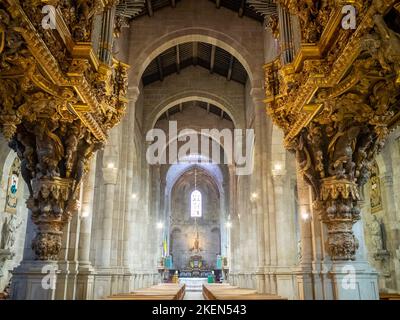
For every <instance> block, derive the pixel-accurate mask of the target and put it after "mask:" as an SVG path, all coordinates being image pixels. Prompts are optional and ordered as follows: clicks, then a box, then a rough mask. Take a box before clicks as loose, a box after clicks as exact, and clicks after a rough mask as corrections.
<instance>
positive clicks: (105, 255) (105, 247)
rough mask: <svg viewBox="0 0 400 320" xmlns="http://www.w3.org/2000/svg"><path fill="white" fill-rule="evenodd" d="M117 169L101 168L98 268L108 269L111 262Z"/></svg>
mask: <svg viewBox="0 0 400 320" xmlns="http://www.w3.org/2000/svg"><path fill="white" fill-rule="evenodd" d="M117 178H118V169H117V168H114V167H111V166H110V167H106V168H103V179H104V185H105V193H104V195H105V197H104V210H103V219H102V229H101V231H102V232H101V245H100V247H99V248H101V250H102V253H101V259H100V266H102V267H105V268H107V267H110V261H111V250H112V247H111V244H112V227H113V213H114V194H115V186H116V184H117Z"/></svg>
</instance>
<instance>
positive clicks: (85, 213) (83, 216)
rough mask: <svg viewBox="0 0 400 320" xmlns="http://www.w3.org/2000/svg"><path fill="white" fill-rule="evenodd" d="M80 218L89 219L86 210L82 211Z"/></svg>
mask: <svg viewBox="0 0 400 320" xmlns="http://www.w3.org/2000/svg"><path fill="white" fill-rule="evenodd" d="M81 216H82V218H87V217H89V210H87V209H85V210H82V213H81Z"/></svg>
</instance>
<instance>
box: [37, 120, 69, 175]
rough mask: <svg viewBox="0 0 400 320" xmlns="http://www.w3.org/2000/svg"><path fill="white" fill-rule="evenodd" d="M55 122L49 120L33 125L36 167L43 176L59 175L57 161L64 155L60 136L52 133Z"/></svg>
mask: <svg viewBox="0 0 400 320" xmlns="http://www.w3.org/2000/svg"><path fill="white" fill-rule="evenodd" d="M56 128H57V124H56V123H55V122H52V121H51V120H48V121H42V122H41V123H40V124H39V125H37V126H35V128H34V134H35V136H36V150H37V157H38V162H39V163H38V165H37V169H38V171H39V172H40V174H41V175H44V176H51V177H55V176H59V172H58V163H59V162H60V160H61V159H62V157H63V156H64V147H63V145H62V143H61V140H60V138H59V137H58V136H57V135H56V134H54V133H53V131H54V130H55V129H56Z"/></svg>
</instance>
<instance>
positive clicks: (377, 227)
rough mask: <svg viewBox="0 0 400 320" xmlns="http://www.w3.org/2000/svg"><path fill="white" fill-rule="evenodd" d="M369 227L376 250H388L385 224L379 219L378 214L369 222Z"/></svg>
mask: <svg viewBox="0 0 400 320" xmlns="http://www.w3.org/2000/svg"><path fill="white" fill-rule="evenodd" d="M369 229H370V231H371V237H372V244H373V246H374V249H375V252H378V253H379V252H382V251H386V244H385V231H384V225H383V223H382V222H381V221H379V220H378V218H377V216H375V215H374V216H373V218H372V222H371V223H370V224H369Z"/></svg>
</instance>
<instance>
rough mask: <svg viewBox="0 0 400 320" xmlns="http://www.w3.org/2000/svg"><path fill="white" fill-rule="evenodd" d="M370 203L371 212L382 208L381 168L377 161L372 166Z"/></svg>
mask: <svg viewBox="0 0 400 320" xmlns="http://www.w3.org/2000/svg"><path fill="white" fill-rule="evenodd" d="M370 204H371V213H376V212H378V211H380V210H382V194H381V179H380V178H379V168H378V164H377V163H376V162H375V163H374V165H373V166H372V168H371V179H370Z"/></svg>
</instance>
